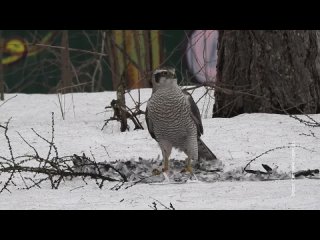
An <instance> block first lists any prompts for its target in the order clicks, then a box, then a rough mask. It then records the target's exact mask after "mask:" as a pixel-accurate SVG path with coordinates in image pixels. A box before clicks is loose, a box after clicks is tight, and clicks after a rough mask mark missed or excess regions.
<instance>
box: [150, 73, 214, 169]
mask: <svg viewBox="0 0 320 240" xmlns="http://www.w3.org/2000/svg"><path fill="white" fill-rule="evenodd" d="M152 87H153V89H152V95H151V97H150V99H149V100H148V103H147V108H146V123H147V127H148V131H149V133H150V135H151V137H152V138H154V139H155V140H156V141H157V142H158V144H159V146H160V148H161V151H162V155H163V169H162V171H163V172H166V171H168V170H169V156H170V154H171V150H172V148H177V149H178V150H180V151H183V152H184V153H185V154H186V155H187V156H188V157H187V159H186V167H185V169H183V171H187V172H190V173H192V166H191V162H192V160H193V161H198V160H199V159H206V160H214V161H216V160H217V157H216V156H215V155H214V154H213V153H212V152H211V150H210V149H209V148H208V147H207V146H206V145H205V144H204V142H203V141H202V140H201V139H200V136H201V135H202V134H203V125H202V121H201V116H200V112H199V109H198V107H197V105H196V103H195V102H194V100H193V98H192V96H191V94H190V93H188V92H187V91H185V90H182V89H181V88H180V87H179V85H178V83H177V77H176V74H175V70H174V69H170V68H161V69H157V70H155V71H154V72H153V75H152Z"/></svg>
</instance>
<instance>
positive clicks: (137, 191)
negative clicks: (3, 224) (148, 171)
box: [0, 88, 320, 209]
mask: <svg viewBox="0 0 320 240" xmlns="http://www.w3.org/2000/svg"><path fill="white" fill-rule="evenodd" d="M204 93H205V89H204V88H199V89H197V90H196V91H195V92H194V93H193V97H194V99H195V101H197V100H198V99H199V98H201V96H202V95H203V94H204ZM209 94H210V95H211V97H209V96H208V95H207V96H205V97H203V98H201V100H200V101H199V102H198V106H199V108H200V112H201V114H202V117H203V125H204V135H203V136H202V139H203V141H204V142H205V143H206V144H207V145H208V147H209V148H210V149H211V150H212V151H213V152H214V153H215V154H216V155H217V157H218V158H219V159H220V160H222V161H223V163H224V164H225V168H224V171H230V170H235V169H238V168H241V167H244V166H245V165H246V163H247V162H248V160H250V159H252V158H254V157H255V156H258V155H259V154H261V153H263V152H265V151H267V150H269V149H272V148H275V147H281V146H290V145H291V144H292V143H294V144H295V145H296V146H297V147H296V148H295V149H294V152H295V158H294V159H293V158H292V149H290V148H285V149H280V150H275V151H272V152H270V153H268V154H265V155H263V156H261V157H260V158H258V159H257V160H256V161H254V162H253V163H252V164H251V169H254V170H263V168H262V166H261V164H262V163H264V164H268V165H269V166H270V167H272V168H273V167H276V166H278V171H283V172H290V171H291V169H292V166H293V164H294V168H295V171H298V170H307V169H315V168H318V169H319V165H320V158H319V151H320V150H319V143H320V139H318V138H316V137H319V136H320V128H310V127H306V126H304V125H303V124H301V123H299V122H298V121H296V120H294V119H292V118H290V117H288V116H284V115H276V114H242V115H239V116H237V117H234V118H229V119H226V118H215V119H212V118H211V115H212V106H213V103H214V99H213V92H209ZM16 95H17V96H16ZM131 95H132V97H133V99H135V100H137V99H138V91H137V90H132V91H131ZM150 95H151V89H141V91H140V97H141V102H144V104H143V105H142V107H141V108H142V109H143V110H144V109H145V106H146V103H145V102H146V101H147V100H148V99H149V97H150ZM14 96H16V97H14ZM11 97H14V98H12V99H11V100H9V101H8V102H6V103H5V104H3V105H1V104H2V103H3V102H0V124H4V123H5V122H6V121H8V119H9V118H12V119H11V121H10V125H9V131H8V134H9V137H10V139H11V143H12V147H13V153H14V155H15V156H18V155H24V154H33V150H32V149H31V148H30V147H28V146H27V145H26V144H25V143H24V142H23V140H22V139H21V138H20V137H19V135H18V133H20V134H21V135H22V136H23V137H24V138H25V139H26V140H27V141H28V142H30V143H31V144H32V145H33V146H34V147H35V148H36V149H37V150H38V152H39V154H40V155H41V154H43V155H46V154H47V151H48V144H47V143H46V142H44V141H43V140H41V139H40V138H39V137H37V136H36V135H35V133H34V132H33V131H32V130H31V128H33V129H34V130H35V131H36V132H38V133H39V134H40V135H42V136H43V137H46V138H48V139H50V136H51V112H54V114H55V143H56V146H57V148H58V151H59V155H60V156H64V155H72V154H78V155H81V154H82V153H85V154H86V155H87V156H91V153H92V154H93V155H94V157H95V158H96V160H97V161H113V160H130V159H135V160H137V159H138V158H139V157H142V158H147V159H152V158H153V159H155V158H158V157H160V158H161V151H160V149H159V147H158V146H157V143H156V141H155V140H154V139H152V138H151V136H150V135H149V133H148V131H147V130H136V131H134V130H133V124H132V123H131V122H130V126H131V128H130V131H129V132H123V133H121V132H120V130H119V126H120V123H119V122H116V121H112V122H109V124H108V125H107V126H106V127H105V128H104V130H103V131H101V128H102V126H103V124H104V120H105V119H107V118H109V117H110V116H112V115H113V112H112V111H111V110H110V109H109V110H108V111H105V109H104V107H105V106H106V105H109V104H110V102H111V100H112V99H115V98H116V93H115V92H101V93H74V94H66V95H64V96H60V97H61V99H62V103H63V104H64V108H65V120H63V119H62V116H61V110H60V105H59V99H58V95H56V94H47V95H41V94H29V95H28V94H6V95H5V98H6V99H9V98H11ZM126 100H127V103H128V105H130V106H134V104H133V101H132V99H131V97H130V96H128V95H127V98H126ZM311 116H312V117H313V118H314V119H316V120H317V121H320V114H317V115H311ZM140 120H141V121H142V123H143V126H144V128H145V129H146V123H145V121H144V117H143V116H142V117H141V118H140ZM310 130H311V131H312V132H314V134H315V136H316V137H313V136H307V135H310ZM0 156H5V157H8V156H9V151H8V146H7V142H6V139H5V137H4V134H3V129H0ZM171 158H172V159H184V158H185V155H184V154H183V153H181V152H178V151H173V153H172V155H171ZM4 180H5V179H4V178H3V176H1V177H0V181H4ZM87 182H88V185H86V184H85V183H84V182H83V181H82V180H81V179H73V180H72V181H67V182H62V183H61V186H60V187H59V189H58V190H52V189H51V188H50V185H49V184H43V185H42V188H41V189H38V188H33V189H30V190H21V189H17V188H16V187H14V186H12V187H11V188H10V190H11V191H12V193H9V192H7V191H4V192H3V193H1V194H0V209H151V207H150V206H152V202H154V201H157V200H158V201H160V202H161V203H163V204H165V205H166V206H169V204H170V203H172V205H173V206H174V207H175V208H176V209H319V208H320V200H319V199H320V190H319V189H320V188H319V187H320V182H319V181H318V180H316V179H296V180H294V181H291V180H278V181H232V182H231V181H230V182H227V181H223V182H222V181H217V182H214V183H192V184H176V185H163V186H161V185H160V186H159V185H148V184H137V185H135V186H133V187H131V188H128V189H123V188H122V189H120V190H118V191H115V190H110V188H111V187H112V186H114V185H115V183H106V184H105V186H104V188H103V189H99V188H98V187H97V185H96V184H95V183H94V181H91V180H87ZM292 184H294V188H295V192H294V194H293V192H292ZM21 187H23V186H21ZM158 208H159V209H163V207H162V206H161V205H160V204H158Z"/></svg>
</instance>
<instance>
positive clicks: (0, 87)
mask: <svg viewBox="0 0 320 240" xmlns="http://www.w3.org/2000/svg"><path fill="white" fill-rule="evenodd" d="M3 48H4V46H3V41H2V30H0V100H1V101H3V100H4V77H3V75H4V74H3V65H2V56H3V55H2V53H3Z"/></svg>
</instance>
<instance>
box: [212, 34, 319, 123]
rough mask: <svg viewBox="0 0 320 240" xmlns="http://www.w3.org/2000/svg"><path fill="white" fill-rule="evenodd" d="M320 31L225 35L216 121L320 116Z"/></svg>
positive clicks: (221, 42)
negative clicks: (253, 115)
mask: <svg viewBox="0 0 320 240" xmlns="http://www.w3.org/2000/svg"><path fill="white" fill-rule="evenodd" d="M319 44H320V31H309V30H299V31H296V30H273V31H265V30H255V31H249V30H245V31H244V30H243V31H230V30H228V31H219V39H218V62H217V81H216V88H215V105H214V109H213V117H233V116H236V115H238V114H241V113H254V112H263V113H291V114H299V113H306V114H311V113H319V112H320V77H319V76H320V58H319V56H320V55H319V53H320V51H319V48H320V47H319Z"/></svg>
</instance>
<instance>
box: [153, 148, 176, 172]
mask: <svg viewBox="0 0 320 240" xmlns="http://www.w3.org/2000/svg"><path fill="white" fill-rule="evenodd" d="M160 148H161V151H162V156H163V168H162V170H161V171H160V170H159V169H153V171H152V173H153V174H154V175H160V174H161V173H162V172H168V170H169V156H170V154H171V150H172V146H171V145H170V144H163V145H160Z"/></svg>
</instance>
